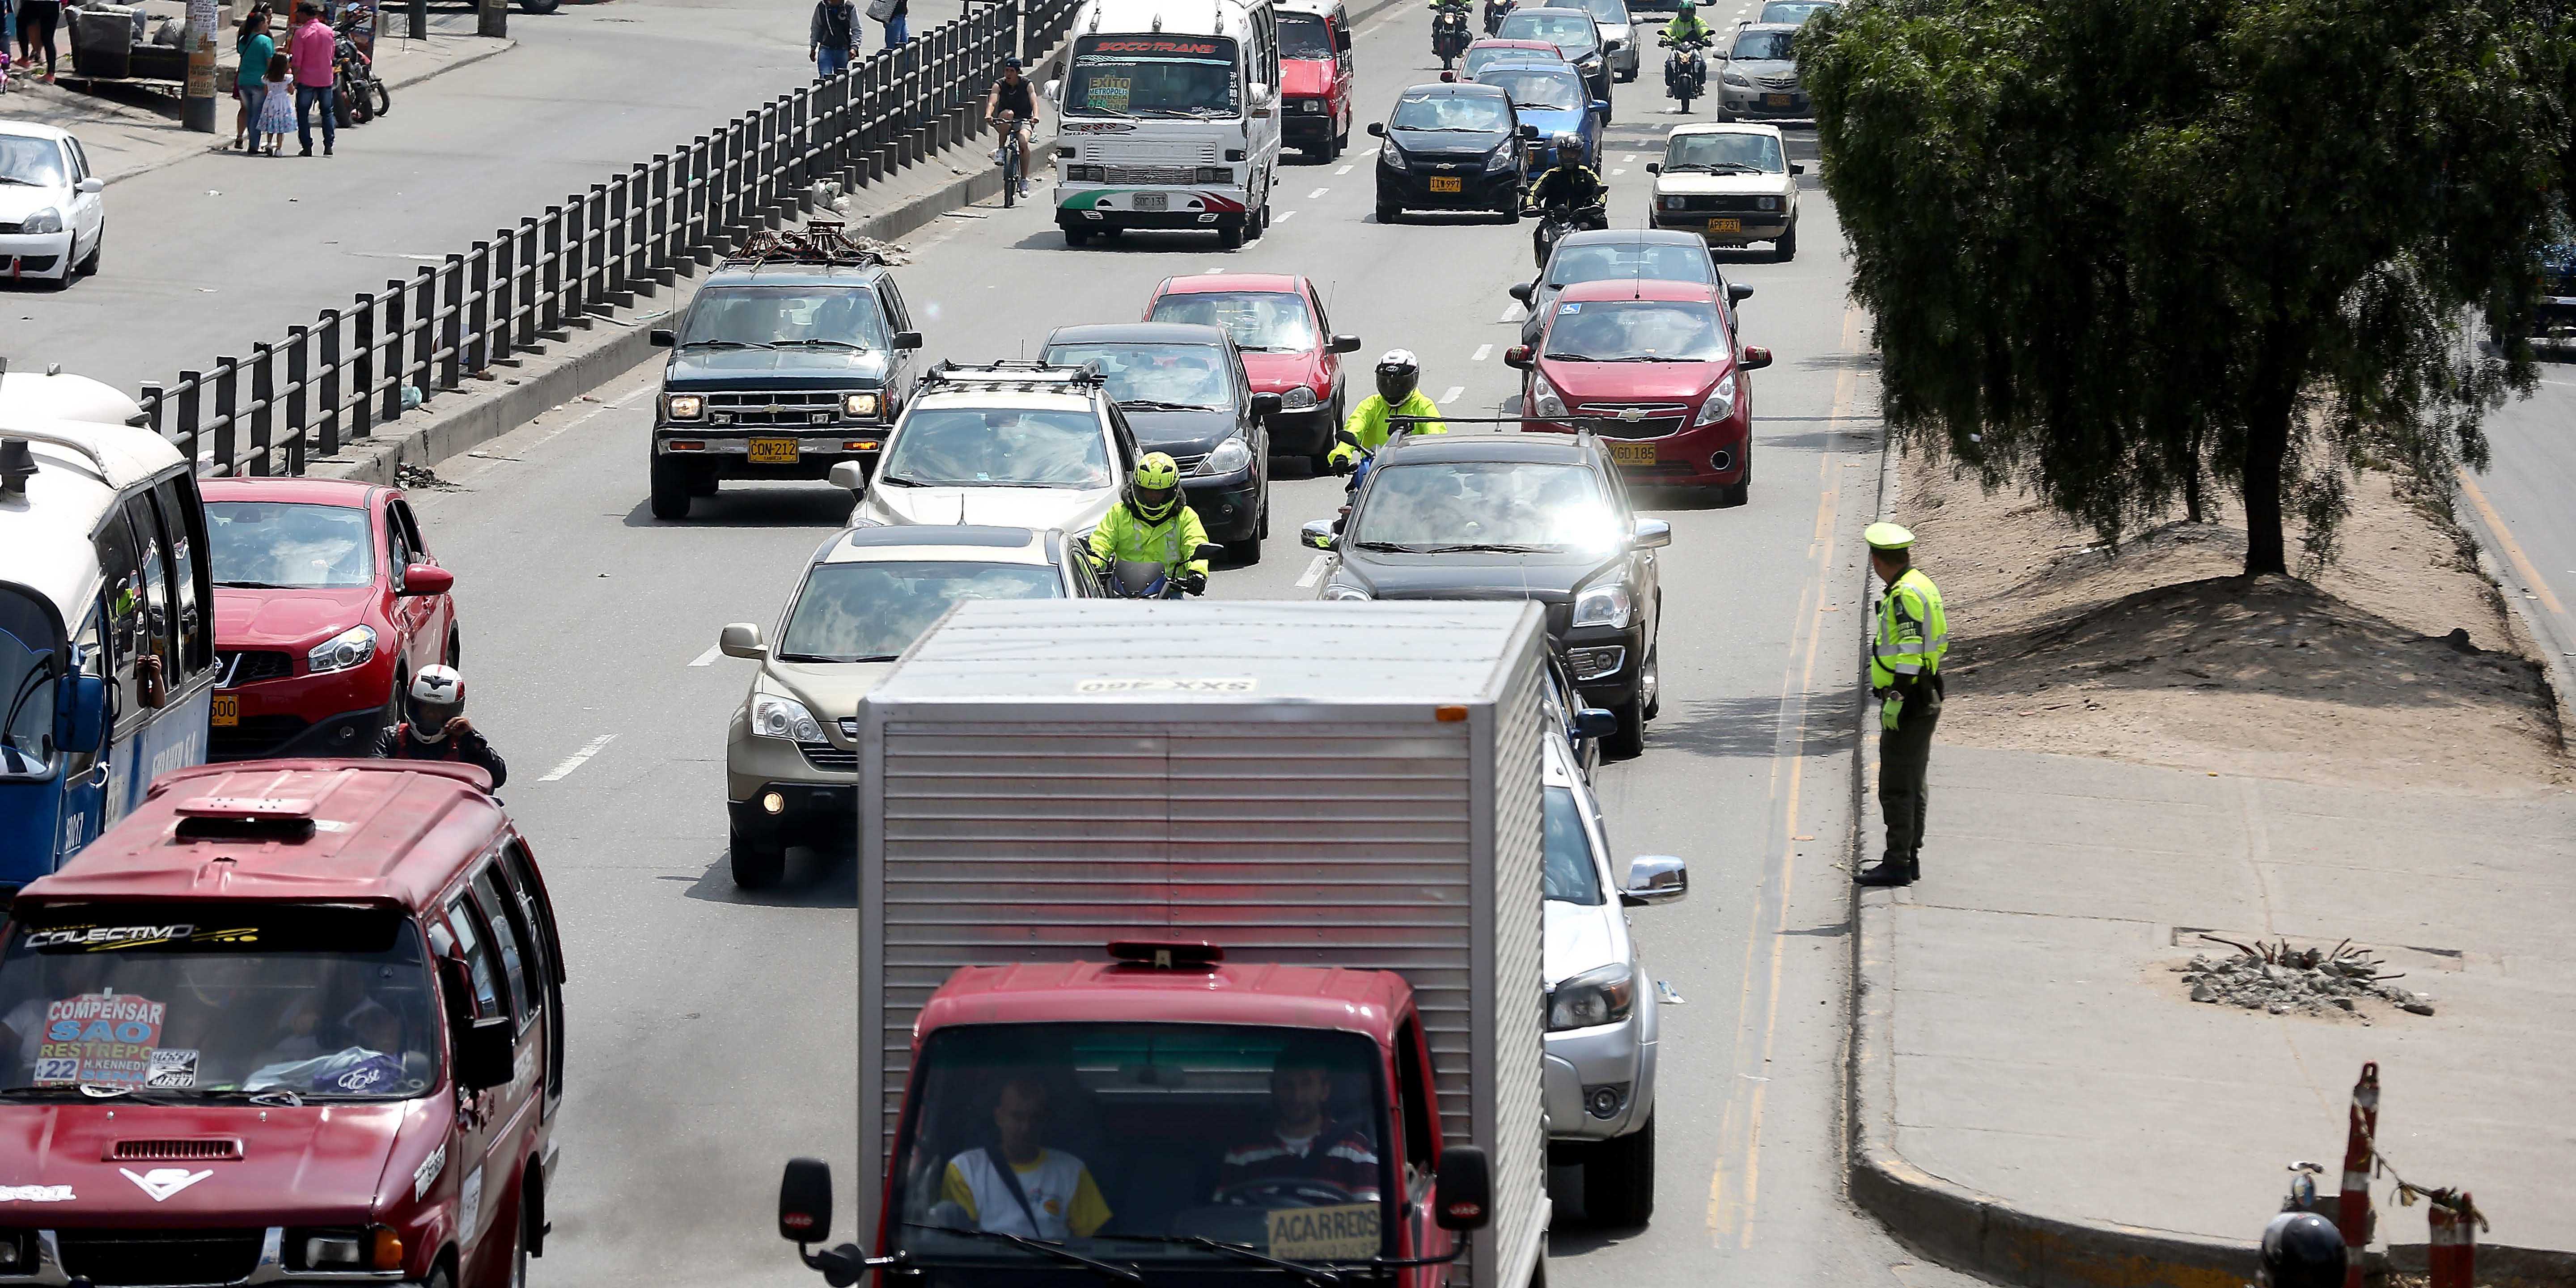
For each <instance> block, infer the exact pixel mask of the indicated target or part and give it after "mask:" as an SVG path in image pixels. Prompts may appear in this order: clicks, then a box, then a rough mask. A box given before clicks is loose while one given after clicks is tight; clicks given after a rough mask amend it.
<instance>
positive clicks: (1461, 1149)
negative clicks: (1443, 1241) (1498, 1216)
mask: <svg viewBox="0 0 2576 1288" xmlns="http://www.w3.org/2000/svg"><path fill="white" fill-rule="evenodd" d="M1431 1203H1432V1211H1433V1213H1434V1214H1435V1219H1437V1220H1438V1221H1439V1222H1440V1228H1441V1229H1443V1230H1481V1229H1483V1228H1485V1223H1486V1222H1487V1221H1489V1220H1492V1219H1493V1207H1494V1165H1493V1163H1492V1162H1490V1161H1489V1160H1487V1159H1486V1157H1485V1151H1483V1150H1481V1149H1478V1148H1476V1147H1475V1146H1473V1145H1452V1146H1450V1147H1449V1148H1447V1149H1444V1150H1442V1151H1440V1174H1439V1176H1438V1178H1437V1179H1435V1180H1434V1181H1433V1182H1432V1189H1431Z"/></svg>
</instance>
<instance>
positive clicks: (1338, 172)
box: [1333, 166, 1351, 175]
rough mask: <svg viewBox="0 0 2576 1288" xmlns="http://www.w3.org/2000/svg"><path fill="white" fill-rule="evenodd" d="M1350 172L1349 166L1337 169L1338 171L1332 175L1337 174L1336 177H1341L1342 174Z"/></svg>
mask: <svg viewBox="0 0 2576 1288" xmlns="http://www.w3.org/2000/svg"><path fill="white" fill-rule="evenodd" d="M1350 172H1351V168H1350V167H1349V166H1343V167H1342V168H1341V169H1339V170H1335V171H1334V172H1333V173H1334V174H1337V175H1343V174H1349V173H1350Z"/></svg>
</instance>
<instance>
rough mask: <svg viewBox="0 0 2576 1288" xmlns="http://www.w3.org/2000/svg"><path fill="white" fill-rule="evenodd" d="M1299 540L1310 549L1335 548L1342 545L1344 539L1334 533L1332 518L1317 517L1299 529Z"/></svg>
mask: <svg viewBox="0 0 2576 1288" xmlns="http://www.w3.org/2000/svg"><path fill="white" fill-rule="evenodd" d="M1297 542H1298V544H1300V545H1303V546H1305V547H1306V548H1308V549H1310V550H1333V549H1337V548H1339V547H1340V546H1341V544H1342V539H1341V538H1340V537H1338V536H1336V535H1334V533H1333V521H1332V520H1330V519H1317V520H1314V521H1313V522H1311V523H1308V524H1307V525H1306V526H1305V527H1302V528H1299V529H1298V530H1297Z"/></svg>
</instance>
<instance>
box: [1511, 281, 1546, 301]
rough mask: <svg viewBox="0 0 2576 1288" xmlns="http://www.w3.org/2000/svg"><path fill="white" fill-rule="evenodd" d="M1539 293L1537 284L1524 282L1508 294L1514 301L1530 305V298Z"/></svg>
mask: <svg viewBox="0 0 2576 1288" xmlns="http://www.w3.org/2000/svg"><path fill="white" fill-rule="evenodd" d="M1537 293H1538V291H1537V284H1536V283H1534V282H1523V283H1521V284H1520V285H1518V286H1515V287H1513V288H1512V289H1511V290H1510V291H1509V292H1507V294H1509V295H1510V296H1511V297H1512V298H1513V299H1516V300H1519V301H1520V302H1521V303H1523V304H1527V303H1529V302H1530V297H1531V296H1533V295H1536V294H1537Z"/></svg>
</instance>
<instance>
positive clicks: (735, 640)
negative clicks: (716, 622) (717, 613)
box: [716, 622, 769, 662]
mask: <svg viewBox="0 0 2576 1288" xmlns="http://www.w3.org/2000/svg"><path fill="white" fill-rule="evenodd" d="M716 651H717V652H719V653H722V654H724V655H725V656H726V657H738V658H742V659H743V660H745V661H749V662H757V661H760V660H762V659H764V658H766V657H768V656H769V643H768V641H766V640H763V639H762V638H761V637H760V628H759V627H758V626H755V625H753V624H751V623H750V622H734V623H732V624H730V625H728V626H726V627H725V628H724V629H723V630H721V631H718V632H716Z"/></svg>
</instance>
